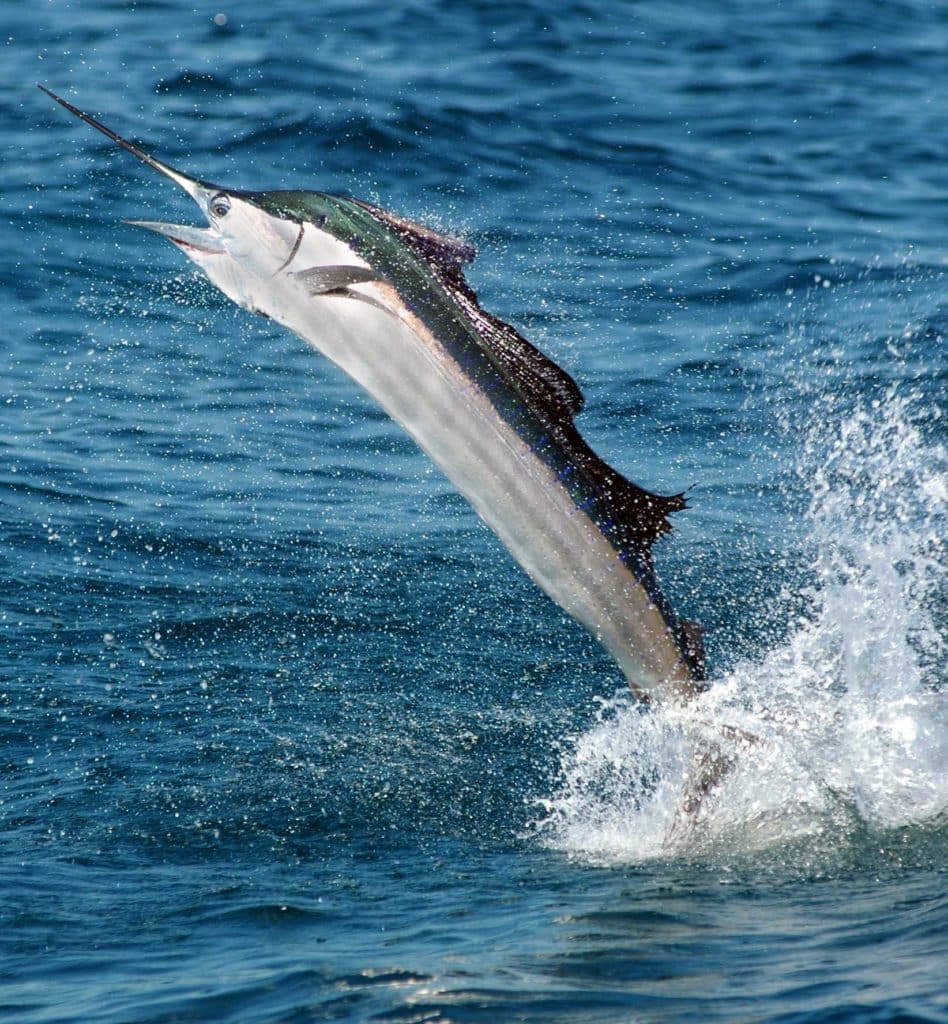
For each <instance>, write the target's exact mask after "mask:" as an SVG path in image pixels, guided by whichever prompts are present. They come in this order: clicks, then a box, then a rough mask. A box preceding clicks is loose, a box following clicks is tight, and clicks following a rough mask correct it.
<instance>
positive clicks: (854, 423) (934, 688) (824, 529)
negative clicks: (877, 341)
mask: <svg viewBox="0 0 948 1024" xmlns="http://www.w3.org/2000/svg"><path fill="white" fill-rule="evenodd" d="M939 415H940V413H939V411H938V410H936V409H933V408H932V407H931V404H930V403H929V405H928V406H927V407H922V406H921V405H920V404H919V403H917V402H914V401H912V400H911V399H909V398H905V397H902V396H900V395H899V394H898V392H897V390H896V389H894V388H893V389H892V390H891V391H890V392H889V394H888V396H887V397H886V399H885V400H884V401H877V402H874V403H873V404H872V405H871V406H869V407H866V408H857V409H856V410H855V411H852V410H850V411H849V412H847V413H845V414H840V413H838V412H836V411H835V410H834V408H833V403H832V402H831V401H827V402H826V403H825V407H823V408H821V409H820V410H819V412H818V414H817V415H816V416H815V417H814V423H815V424H816V425H815V426H814V427H813V429H812V430H811V431H810V434H809V437H808V439H807V441H806V443H805V445H804V450H803V452H802V456H801V459H800V465H799V469H800V475H801V478H802V479H803V480H804V481H805V483H806V486H807V487H808V488H809V489H810V492H811V494H812V501H811V504H810V508H809V510H808V513H807V523H806V526H807V529H806V534H807V535H808V536H809V538H810V542H811V544H812V551H811V552H808V557H811V558H812V560H813V562H814V565H815V580H814V582H813V583H812V585H811V587H810V588H809V590H810V592H809V593H808V594H807V597H808V598H809V607H810V609H811V610H810V612H809V613H808V614H807V615H806V616H804V617H800V618H799V619H798V620H797V621H795V622H792V623H790V624H789V626H790V628H789V639H788V640H787V641H786V642H785V643H784V644H783V645H781V646H779V647H778V648H777V649H775V650H773V651H771V652H770V654H769V655H768V656H767V657H766V658H765V659H764V660H763V661H758V662H754V663H750V662H746V663H742V664H739V665H737V666H736V667H735V668H734V669H733V670H732V671H731V672H730V673H729V674H728V675H727V676H726V677H724V678H721V679H719V680H716V681H715V684H714V685H713V686H712V688H711V690H710V691H709V692H708V693H707V694H706V695H704V696H703V697H702V698H701V700H700V701H699V702H697V703H696V704H695V705H694V707H693V708H690V709H689V710H688V712H687V713H682V712H679V713H668V712H666V713H661V712H659V713H643V712H642V711H641V710H640V709H639V708H638V707H636V706H634V705H633V704H632V702H631V701H630V700H628V699H627V698H626V697H625V696H624V695H620V696H617V697H616V698H615V699H613V700H611V701H605V702H603V704H602V707H601V709H600V713H599V715H598V718H597V721H596V723H595V724H594V725H593V727H592V728H590V729H589V730H588V731H586V732H585V733H583V734H582V735H579V736H577V737H574V738H573V739H572V740H571V741H570V742H568V743H567V744H566V745H565V746H564V752H563V755H562V763H561V767H560V778H559V780H558V784H557V788H556V791H555V792H554V793H553V794H552V795H551V796H550V797H549V799H548V800H546V801H545V802H544V803H545V814H544V815H543V818H542V820H541V821H540V822H539V823H538V825H537V830H538V833H539V835H540V836H541V837H542V838H543V840H544V841H545V842H547V843H548V844H550V845H552V846H554V847H556V848H559V849H563V850H565V851H567V852H569V853H571V854H573V855H576V856H580V857H583V858H587V859H589V860H592V861H599V862H614V861H637V860H642V859H648V858H652V857H660V856H661V857H664V856H668V855H669V854H670V852H677V853H684V854H685V855H692V854H694V855H699V856H700V855H701V854H702V853H706V852H708V851H709V850H717V851H719V852H721V851H726V850H729V849H730V850H733V851H735V852H736V851H738V850H739V851H742V852H750V851H752V850H754V849H755V848H756V849H759V848H760V847H762V846H771V845H773V844H777V843H781V842H786V841H788V840H797V839H800V838H801V837H805V836H821V837H822V838H823V839H824V840H830V841H840V842H844V841H845V837H846V834H847V833H848V832H850V831H852V830H854V829H861V830H863V831H864V830H866V829H869V830H870V831H871V830H886V829H891V828H898V827H901V826H906V825H912V824H924V823H926V822H932V821H935V820H936V819H940V818H941V819H943V818H944V816H945V814H946V811H948V687H946V685H945V682H946V674H945V668H944V666H945V660H946V659H945V655H946V642H945V638H944V636H943V630H944V622H945V617H946V604H948V593H946V579H948V574H946V571H945V570H946V550H945V546H944V540H943V538H944V537H945V526H946V518H948V516H946V506H948V502H946V496H948V451H946V449H945V446H944V445H942V444H939V443H937V442H934V441H932V440H931V439H930V438H926V437H925V436H924V435H923V432H922V430H921V429H920V428H919V426H918V425H917V423H919V422H920V418H921V417H922V416H925V417H927V418H928V420H929V421H931V419H932V417H936V418H937V417H938V416H939ZM939 616H941V618H940V626H939ZM722 723H726V724H728V725H731V726H737V727H739V728H740V729H743V730H746V731H747V732H748V733H752V734H753V735H755V736H757V737H759V738H760V742H759V743H756V744H753V745H752V746H750V747H748V746H741V747H740V748H738V749H733V747H732V750H731V753H732V754H733V755H734V757H735V758H736V767H735V768H734V770H733V771H732V772H731V773H730V774H729V776H728V778H727V780H726V782H725V783H724V784H723V785H722V786H721V787H720V788H719V790H718V791H717V792H716V793H715V794H714V795H713V797H711V798H709V799H708V800H707V801H706V802H705V804H704V805H703V807H702V808H701V811H700V814H699V816H698V820H697V823H696V825H695V827H694V828H693V829H691V830H689V832H688V834H687V835H686V836H685V837H684V838H683V839H682V840H681V841H680V842H679V843H678V844H677V848H676V849H675V850H674V851H671V850H670V848H669V846H668V844H667V842H666V838H667V836H668V834H669V830H670V829H671V827H672V824H673V821H674V818H675V813H676V808H677V806H678V803H679V797H680V794H681V791H682V787H683V785H684V779H685V776H686V773H687V770H688V765H689V763H690V758H691V750H692V748H693V744H694V741H695V738H696V737H700V736H705V737H710V738H716V737H718V736H719V727H720V725H721V724H722ZM718 741H719V742H721V743H723V744H724V745H725V746H727V745H728V741H726V740H724V741H721V740H718Z"/></svg>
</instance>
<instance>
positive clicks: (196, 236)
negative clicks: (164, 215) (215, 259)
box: [124, 220, 227, 256]
mask: <svg viewBox="0 0 948 1024" xmlns="http://www.w3.org/2000/svg"><path fill="white" fill-rule="evenodd" d="M124 223H126V224H131V225H132V226H133V227H136V228H145V229H146V230H148V231H156V232H157V233H158V234H159V235H164V236H165V238H167V239H168V240H169V241H171V242H174V244H175V245H176V246H178V248H180V249H184V250H185V251H187V250H191V251H193V252H198V253H203V254H206V255H211V256H222V255H223V254H224V253H225V252H226V251H227V250H226V249H225V248H224V246H223V244H222V243H221V239H220V235H219V234H218V233H217V232H216V231H214V230H212V229H211V228H195V227H189V226H188V225H186V224H164V223H162V222H161V221H157V220H126V221H125V222H124Z"/></svg>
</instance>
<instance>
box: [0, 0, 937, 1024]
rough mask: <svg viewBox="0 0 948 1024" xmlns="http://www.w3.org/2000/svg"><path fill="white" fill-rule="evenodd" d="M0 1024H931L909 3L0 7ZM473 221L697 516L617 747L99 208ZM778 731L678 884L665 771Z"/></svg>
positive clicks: (364, 416) (928, 583)
mask: <svg viewBox="0 0 948 1024" xmlns="http://www.w3.org/2000/svg"><path fill="white" fill-rule="evenodd" d="M0 29H2V31H0V53H2V61H3V63H2V67H3V69H4V75H3V77H2V81H0V104H2V113H3V118H2V122H0V138H2V153H3V156H2V168H3V172H2V181H3V189H2V193H0V239H2V246H0V264H2V273H0V312H2V315H3V321H4V326H5V330H4V331H3V334H2V342H0V345H2V351H3V360H2V377H0V380H2V393H0V574H2V576H0V1019H2V1020H10V1021H16V1022H22V1024H39V1022H44V1024H51V1022H67V1021H69V1022H86V1021H96V1022H99V1021H101V1022H107V1024H119V1022H122V1024H125V1022H129V1024H131V1022H136V1024H139V1022H141V1024H145V1022H147V1024H159V1022H161V1024H170V1022H190V1021H215V1022H216V1021H222V1022H225V1021H226V1022H240V1024H245V1022H250V1024H264V1022H265V1024H277V1022H286V1024H289V1022H294V1024H297V1022H304V1021H328V1020H344V1021H389V1022H420V1021H432V1022H435V1021H437V1022H441V1024H448V1022H513V1021H530V1022H587V1021H597V1022H632V1021H636V1022H638V1021H642V1022H658V1021H661V1022H671V1021H676V1022H677V1021H702V1022H703V1021H726V1022H732V1021H780V1022H791V1021H792V1022H803V1021H806V1022H842V1021H847V1022H848V1021H867V1022H868V1021H872V1022H881V1021H900V1022H907V1021H926V1022H935V1021H942V1022H943V1021H948V984H946V980H945V979H946V974H945V965H946V963H948V894H946V888H948V886H946V880H948V710H946V700H948V698H946V692H948V690H946V682H948V680H946V670H945V655H946V646H948V587H946V578H948V577H946V553H945V548H944V539H945V534H946V495H948V431H946V419H945V409H944V405H945V386H946V380H948V372H946V371H948V358H946V342H945V335H946V331H948V300H946V294H948V263H946V253H948V240H946V236H948V231H946V228H948V205H946V195H948V171H946V168H948V60H946V53H948V7H946V6H945V5H943V4H939V3H926V2H921V0H907V2H897V0H886V2H884V3H881V2H875V0H872V2H870V0H855V2H848V3H842V2H832V0H800V2H796V3H774V4H758V3H751V2H749V0H728V2H726V3H712V2H710V0H696V2H695V3H693V4H688V5H685V4H674V5H673V4H644V3H634V2H631V0H629V2H622V3H616V4H589V3H585V2H579V0H568V2H565V3H562V4H556V5H553V4H545V3H537V2H533V0H527V2H523V3H517V4H507V3H490V4H487V3H483V2H481V0H473V2H471V3H467V4H463V5H462V4H449V3H436V2H434V0H406V2H403V3H395V4H381V3H379V2H378V0H360V2H357V3H338V2H334V0H330V2H327V3H323V4H319V5H306V4H300V3H289V2H288V0H271V2H270V3H269V4H267V5H259V4H256V3H249V2H246V0H240V2H234V3H229V4H225V3H221V4H220V5H219V6H208V5H204V4H199V3H197V4H196V3H183V2H180V0H147V2H138V3H124V2H123V3H119V2H116V0H111V2H103V0H97V2H95V3H93V2H91V0H44V2H43V3H41V4H40V3H37V4H17V5H14V4H13V3H7V4H4V5H3V6H2V9H0ZM36 82H42V83H44V84H46V85H47V86H49V87H50V88H52V89H54V90H56V91H57V92H60V93H61V94H62V95H65V96H66V97H68V98H70V99H71V100H73V101H74V102H76V103H77V104H79V105H80V106H82V107H84V108H85V109H87V110H89V111H90V112H92V113H94V114H96V115H97V116H99V117H101V118H102V119H103V120H104V121H105V122H106V123H107V124H109V125H111V126H112V127H114V128H115V129H116V130H118V131H120V132H122V133H123V134H126V135H128V136H129V137H131V138H133V139H135V140H136V141H139V142H140V143H142V144H143V145H144V146H145V148H146V149H149V150H150V151H152V152H154V153H155V154H156V155H158V156H160V157H161V158H163V159H166V160H167V161H169V162H170V163H172V164H174V165H177V166H180V167H181V168H182V169H184V170H186V171H189V172H191V173H194V174H196V175H199V176H201V177H204V178H206V179H209V180H212V181H219V182H221V183H222V184H225V185H228V186H231V187H238V188H240V187H243V188H251V189H257V188H298V187H312V188H318V189H322V190H326V191H335V192H346V193H351V194H353V195H356V196H360V197H363V198H366V199H369V200H371V201H374V202H378V203H380V204H382V205H383V206H385V207H387V208H389V209H392V210H394V211H396V212H398V213H400V214H403V215H406V216H410V217H414V218H417V219H421V220H423V221H424V222H426V223H428V224H431V225H433V226H436V227H441V228H443V229H446V230H450V231H452V232H454V233H457V234H460V235H462V236H463V237H465V238H467V239H469V240H470V241H471V242H472V243H474V244H475V245H476V246H477V248H478V250H479V253H480V255H479V258H478V260H477V262H476V263H474V264H473V266H472V267H471V268H470V270H469V274H468V277H469V280H470V281H471V283H472V285H473V286H474V287H475V288H476V290H477V291H478V294H479V296H480V298H481V300H482V302H483V304H484V305H485V306H486V307H487V308H488V309H491V310H492V311H494V312H496V313H497V314H498V315H501V316H503V317H504V318H506V319H508V320H510V321H511V322H513V323H514V324H516V325H517V326H518V327H519V328H520V329H521V330H522V331H523V332H524V333H525V334H526V335H527V336H528V337H530V338H531V339H532V340H534V341H535V342H536V343H537V344H539V345H541V347H543V348H544V350H545V351H547V352H548V353H549V354H550V355H551V356H553V357H554V358H556V359H557V360H558V361H559V362H560V363H561V364H562V365H563V366H564V367H566V368H567V369H568V370H569V371H570V372H571V373H573V375H574V376H575V377H576V378H577V380H578V381H579V382H580V384H581V385H582V387H583V389H584V391H585V394H586V398H587V409H586V411H585V412H584V413H583V414H582V417H581V419H580V424H581V427H582V429H583V431H584V433H585V434H586V436H587V437H588V438H589V439H590V440H591V442H592V443H593V444H594V445H595V447H596V448H597V449H598V450H599V451H600V452H601V453H602V454H603V455H604V456H605V457H606V458H608V459H609V460H610V461H611V462H612V463H613V464H614V465H616V466H617V467H618V468H619V469H621V470H622V471H623V472H625V473H626V474H627V475H629V476H630V477H631V478H632V479H634V480H636V481H637V482H639V483H640V484H642V485H643V486H646V487H649V488H651V489H655V490H660V491H666V492H668V491H676V490H680V489H682V488H688V489H689V494H690V504H691V507H690V508H689V510H688V511H686V512H683V513H681V514H679V515H678V516H676V530H675V531H674V533H673V534H672V535H671V536H669V537H668V538H666V539H664V540H663V541H662V542H660V544H659V545H657V547H656V560H657V563H658V565H659V569H660V573H661V576H662V579H663V582H664V585H665V587H666V589H667V591H668V593H669V595H670V597H671V599H672V601H673V603H674V604H675V606H676V607H677V608H678V609H679V610H680V611H681V613H682V614H685V615H687V616H688V617H689V618H693V619H695V620H697V621H698V622H700V623H702V624H703V625H704V627H705V628H706V630H707V646H708V652H709V659H710V669H711V675H712V679H713V686H712V687H711V689H710V691H709V692H708V693H707V695H705V696H704V697H703V698H702V700H701V702H700V705H699V706H698V707H696V708H695V709H694V710H692V711H691V712H689V713H687V714H685V713H679V714H672V713H644V712H643V711H642V710H641V709H639V708H637V707H636V706H634V705H633V704H632V702H631V700H630V699H629V697H628V696H627V694H626V692H625V688H624V684H623V682H622V679H621V677H620V675H619V673H618V671H617V670H616V668H615V667H614V666H613V665H612V663H611V662H610V660H609V658H608V657H607V656H606V655H605V654H604V653H603V652H602V651H601V650H600V649H599V648H598V647H597V646H596V644H595V643H594V641H593V640H592V639H590V638H589V637H588V636H587V635H586V634H585V633H584V632H583V630H582V629H581V628H580V627H578V626H577V625H575V624H573V623H571V622H570V621H568V620H567V619H566V618H565V617H564V616H563V614H562V613H561V612H560V611H559V610H558V609H557V608H556V607H555V606H553V605H552V604H551V603H550V602H549V601H548V600H547V599H546V598H545V597H544V596H543V595H542V594H541V593H540V592H539V591H537V590H536V589H535V588H534V587H533V586H532V584H531V583H530V582H529V581H528V580H527V579H526V578H525V577H524V576H523V575H522V573H521V572H520V570H519V569H518V568H517V567H516V566H515V565H514V563H513V562H512V561H511V559H510V558H509V556H508V555H507V554H506V552H505V551H504V550H503V549H502V548H501V546H500V544H499V543H498V542H497V541H496V540H495V538H494V537H493V536H492V535H491V534H490V533H489V532H488V531H487V530H486V529H485V528H484V527H483V526H482V525H481V524H480V523H479V522H478V520H477V519H476V517H475V516H474V514H473V513H472V512H471V511H470V509H469V508H468V507H467V506H466V505H465V503H464V502H463V501H462V500H461V499H459V498H458V497H457V496H456V495H454V494H453V493H452V492H451V489H450V487H449V486H448V485H447V483H446V481H445V480H444V479H443V478H442V477H441V476H440V475H439V474H438V473H437V471H435V470H434V469H433V468H432V467H431V466H430V465H429V464H428V463H427V461H426V460H425V458H424V457H423V456H422V455H421V454H420V453H419V452H418V451H416V450H415V448H414V447H413V445H412V444H411V443H410V442H409V441H408V440H407V439H406V438H405V437H404V436H403V435H402V434H401V433H400V431H399V430H398V428H396V427H395V426H394V425H393V424H392V423H391V422H389V421H388V420H387V419H386V418H385V417H384V416H383V415H382V414H381V413H380V412H379V411H378V410H377V409H376V408H375V407H374V406H373V405H372V403H371V402H370V401H369V400H368V399H367V398H366V397H364V396H363V395H362V394H360V393H359V391H358V390H357V388H356V386H355V385H354V384H352V383H350V382H349V381H348V380H347V379H345V378H344V377H342V375H341V374H340V373H339V372H337V371H336V370H335V369H334V368H333V367H332V366H330V365H329V364H328V363H326V362H325V361H324V360H322V359H320V358H319V357H318V356H317V355H315V354H314V353H313V352H312V351H310V350H308V349H307V348H306V347H305V346H304V345H303V343H302V342H300V341H299V340H297V339H295V338H293V337H291V336H289V335H288V334H286V333H285V332H284V331H282V330H281V329H279V328H277V327H275V326H274V325H273V324H272V323H269V322H267V321H265V320H263V319H260V318H255V317H252V316H250V315H249V314H247V313H244V312H242V311H240V310H238V309H236V308H234V307H232V306H231V305H230V304H229V303H228V302H227V300H226V299H224V298H223V297H222V296H221V295H219V294H218V293H217V292H216V290H215V289H214V288H213V287H212V286H210V285H209V284H208V283H207V282H205V281H204V280H202V279H201V277H200V276H199V274H198V272H197V271H196V270H195V269H192V267H191V266H190V265H189V264H188V263H187V261H186V260H184V258H183V257H182V256H181V254H180V253H178V252H177V251H176V250H175V249H174V248H173V247H172V246H170V245H168V244H167V243H165V242H164V241H163V240H162V239H160V238H158V237H156V236H150V235H147V234H145V233H143V232H141V231H139V230H137V229H135V228H132V227H129V226H127V225H125V224H123V223H122V219H123V218H151V219H162V220H181V221H183V222H185V223H188V222H190V223H197V220H196V219H195V218H197V213H196V211H195V210H194V208H193V205H192V204H191V203H190V201H189V200H188V199H187V198H186V197H183V196H182V195H180V194H178V193H174V192H173V191H172V189H171V187H170V186H169V185H168V183H167V182H165V181H164V180H161V179H159V178H158V177H157V176H156V175H154V174H153V173H152V172H150V171H149V170H148V168H146V167H144V166H142V165H141V164H139V163H138V162H137V161H135V160H134V159H133V158H132V157H130V156H129V155H128V154H126V153H123V152H122V151H121V150H119V149H117V148H116V147H114V146H112V145H111V144H109V143H108V142H107V140H105V139H104V138H102V137H101V136H99V135H97V134H96V133H95V132H93V131H91V130H90V129H89V128H88V127H86V126H85V125H82V124H80V123H79V122H78V121H76V120H75V119H74V118H71V117H69V115H68V114H66V112H65V111H63V110H62V109H60V108H58V107H57V106H56V105H55V104H53V103H52V102H51V101H50V100H49V99H48V98H47V97H45V96H44V95H42V94H41V93H40V92H39V91H38V90H37V89H36V88H34V83H36ZM722 724H724V725H729V726H737V727H739V728H742V729H745V730H747V731H750V732H752V733H754V734H755V735H757V736H759V737H760V738H761V742H759V743H758V744H755V745H754V746H753V747H750V748H746V749H738V750H736V751H735V752H734V753H735V757H736V762H737V763H736V767H735V770H734V771H733V772H732V774H731V776H730V777H729V779H728V781H727V783H726V784H725V785H724V786H723V787H722V789H721V791H720V792H719V793H718V794H717V796H716V797H715V798H714V799H712V800H710V801H709V802H708V803H707V804H706V806H705V807H704V808H703V809H702V814H701V817H700V819H699V821H698V823H697V825H696V827H695V828H694V830H693V831H692V832H691V833H690V834H688V835H687V836H685V837H683V838H682V840H681V841H680V842H679V843H677V844H675V845H674V846H672V847H669V846H668V845H666V844H665V843H664V837H665V835H666V833H667V831H668V828H669V824H670V821H671V818H672V815H673V814H674V809H675V805H676V800H677V794H678V791H679V789H680V786H681V780H682V776H683V772H684V771H685V766H686V763H687V756H688V751H689V750H690V746H691V744H692V743H694V742H695V738H696V737H700V736H701V735H703V734H704V733H706V732H707V731H708V730H711V731H713V732H716V731H717V730H718V729H719V727H720V726H721V725H722Z"/></svg>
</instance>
